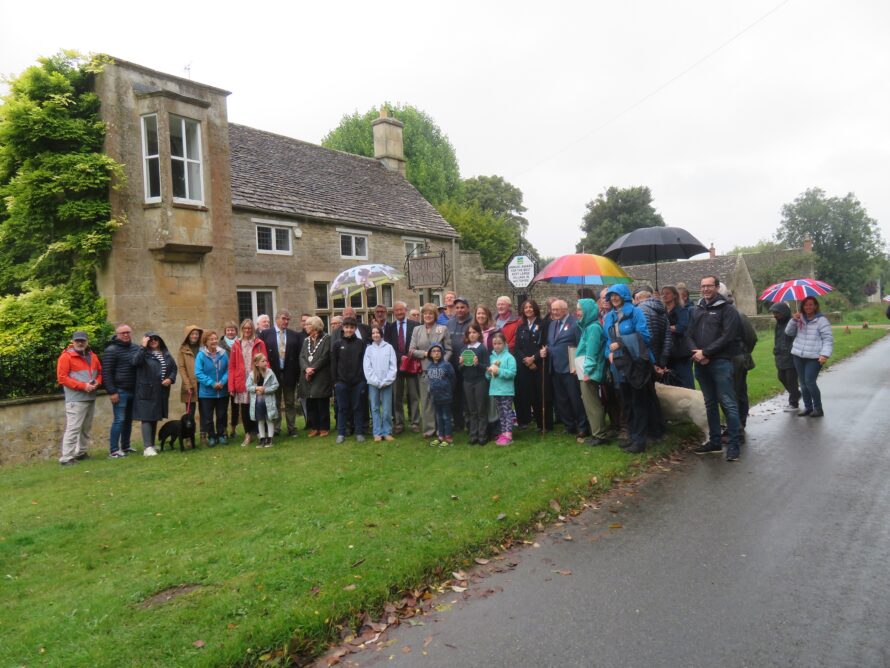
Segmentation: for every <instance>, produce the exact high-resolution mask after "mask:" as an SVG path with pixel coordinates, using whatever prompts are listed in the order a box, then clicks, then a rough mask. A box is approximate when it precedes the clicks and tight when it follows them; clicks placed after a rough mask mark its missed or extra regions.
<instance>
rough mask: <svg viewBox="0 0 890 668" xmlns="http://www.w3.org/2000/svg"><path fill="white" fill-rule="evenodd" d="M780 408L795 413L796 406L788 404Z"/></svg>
mask: <svg viewBox="0 0 890 668" xmlns="http://www.w3.org/2000/svg"><path fill="white" fill-rule="evenodd" d="M782 410H783V411H785V412H786V413H795V412H797V406H795V405H794V404H788V405H787V406H785V408H783V409H782Z"/></svg>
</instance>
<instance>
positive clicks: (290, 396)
mask: <svg viewBox="0 0 890 668" xmlns="http://www.w3.org/2000/svg"><path fill="white" fill-rule="evenodd" d="M259 338H260V340H262V342H263V343H265V344H266V351H267V354H268V356H269V368H270V369H272V371H273V372H274V373H275V377H276V378H277V379H278V385H279V388H280V389H279V390H278V393H277V394H276V395H275V402H276V404H278V418H277V419H276V420H275V433H276V434H277V433H280V432H281V415H282V414H284V416H285V417H286V418H287V433H288V434H289V435H295V434H296V433H297V426H296V421H297V394H296V393H297V385H298V384H299V382H300V351H301V350H302V349H303V339H304V338H306V336H305V334H302V333H300V332H295V331H294V330H292V329H285V330H284V341H285V344H284V364H283V365H282V364H281V361H282V360H281V356H280V354H279V339H278V327H277V325H276V326H273V327H270V328H269V329H267V330H264V331H263V332H261V333H260V334H259ZM282 404H283V410H282Z"/></svg>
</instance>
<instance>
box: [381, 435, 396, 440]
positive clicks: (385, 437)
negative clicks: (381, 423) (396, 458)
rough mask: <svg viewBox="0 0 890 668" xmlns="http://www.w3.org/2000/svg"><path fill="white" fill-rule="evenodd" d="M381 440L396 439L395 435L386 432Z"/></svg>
mask: <svg viewBox="0 0 890 668" xmlns="http://www.w3.org/2000/svg"><path fill="white" fill-rule="evenodd" d="M383 440H384V441H394V440H396V437H395V436H393V435H392V434H387V435H386V436H384V437H383Z"/></svg>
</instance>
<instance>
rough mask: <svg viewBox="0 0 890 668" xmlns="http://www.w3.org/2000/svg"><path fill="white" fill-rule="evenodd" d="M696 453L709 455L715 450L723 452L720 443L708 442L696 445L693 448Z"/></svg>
mask: <svg viewBox="0 0 890 668" xmlns="http://www.w3.org/2000/svg"><path fill="white" fill-rule="evenodd" d="M692 452H694V453H695V454H697V455H710V454H714V453H716V452H723V446H720V445H711V444H710V443H705V444H704V445H700V446H698V447H697V448H696V449H695V450H693V451H692Z"/></svg>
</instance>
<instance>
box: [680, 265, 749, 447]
mask: <svg viewBox="0 0 890 668" xmlns="http://www.w3.org/2000/svg"><path fill="white" fill-rule="evenodd" d="M700 287H701V294H702V298H701V299H700V300H699V302H698V304H697V305H696V306H695V308H694V309H693V311H692V316H691V318H690V322H689V327H688V328H687V329H686V339H687V341H688V343H689V348H690V350H692V361H693V362H695V377H696V379H698V385H699V387H700V388H701V391H702V394H703V395H704V399H705V409H706V410H707V413H708V442H707V443H706V444H704V445H702V446H701V447H699V448H697V449H696V450H695V453H696V454H698V455H702V454H707V453H713V452H721V451H722V450H723V447H722V445H721V443H720V407H722V408H723V412H724V413H725V415H726V426H727V429H728V431H729V443H728V444H727V446H726V461H728V462H735V461H738V459H739V428H740V423H739V408H738V403H737V402H736V394H735V386H734V382H733V373H732V359H733V357H735V355H736V354H737V353H738V333H739V327H740V324H739V314H738V311H736V310H735V309H734V308H733V307H732V306H730V304H729V302H727V300H726V299H725V298H724V297H723V296H721V295H720V293H719V292H718V291H717V290H718V288H719V287H720V281H719V279H718V278H717V277H716V276H703V277H702V279H701V285H700Z"/></svg>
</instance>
